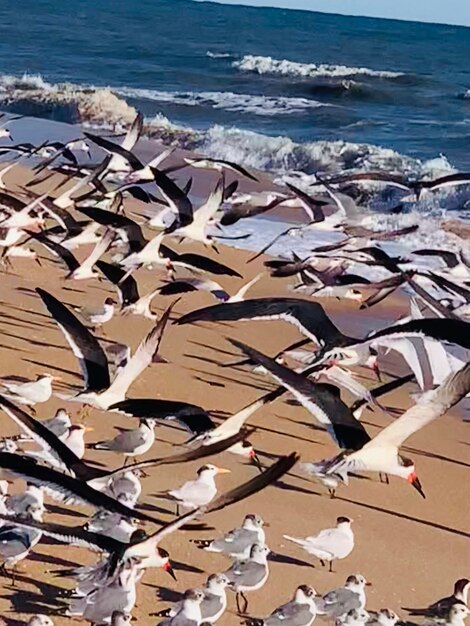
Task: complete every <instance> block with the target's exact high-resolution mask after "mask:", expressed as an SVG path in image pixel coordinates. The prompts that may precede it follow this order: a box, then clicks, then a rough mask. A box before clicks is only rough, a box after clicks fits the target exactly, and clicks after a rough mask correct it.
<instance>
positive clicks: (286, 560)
mask: <svg viewBox="0 0 470 626" xmlns="http://www.w3.org/2000/svg"><path fill="white" fill-rule="evenodd" d="M268 560H269V561H272V562H273V563H282V564H283V565H295V566H296V567H315V565H313V563H309V562H308V561H303V560H302V559H297V558H295V557H294V556H288V555H287V554H279V552H271V553H270V554H269V556H268Z"/></svg>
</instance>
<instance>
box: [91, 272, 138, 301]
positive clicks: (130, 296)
mask: <svg viewBox="0 0 470 626" xmlns="http://www.w3.org/2000/svg"><path fill="white" fill-rule="evenodd" d="M96 267H97V268H98V269H99V270H100V271H101V272H102V273H103V274H104V275H105V276H106V278H107V279H108V280H109V282H111V283H113V285H114V286H115V287H116V289H117V291H118V294H119V298H120V300H121V304H122V306H123V307H125V306H128V305H129V304H134V302H137V301H138V300H139V297H140V296H139V290H138V287H137V282H136V281H135V279H134V278H133V277H132V276H131V275H130V274H129V276H127V278H126V279H125V280H122V279H123V278H124V276H125V275H126V274H127V272H125V271H124V270H123V269H121V268H120V267H119V265H114V264H112V263H106V261H97V262H96Z"/></svg>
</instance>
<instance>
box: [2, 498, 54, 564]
mask: <svg viewBox="0 0 470 626" xmlns="http://www.w3.org/2000/svg"><path fill="white" fill-rule="evenodd" d="M43 511H44V507H42V506H39V505H31V506H29V507H27V509H26V511H25V513H23V518H24V519H29V520H34V521H35V522H42V515H43ZM41 537H42V531H40V530H37V529H26V528H19V527H17V526H14V525H13V524H11V525H9V524H4V525H3V526H2V527H0V556H1V557H3V559H4V562H3V566H2V567H3V569H6V568H7V567H9V566H11V567H12V569H13V574H14V569H15V566H16V564H17V563H19V561H22V560H23V559H25V558H26V557H27V556H28V554H29V552H30V550H31V549H32V548H34V546H35V545H36V544H37V543H38V541H39V540H40V539H41Z"/></svg>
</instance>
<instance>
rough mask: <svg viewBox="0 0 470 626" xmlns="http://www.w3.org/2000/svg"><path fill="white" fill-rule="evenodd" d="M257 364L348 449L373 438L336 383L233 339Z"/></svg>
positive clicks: (357, 446)
mask: <svg viewBox="0 0 470 626" xmlns="http://www.w3.org/2000/svg"><path fill="white" fill-rule="evenodd" d="M230 342H231V343H232V344H233V345H234V346H236V347H237V348H239V349H240V350H242V351H243V353H244V354H246V355H247V356H249V357H250V359H252V360H253V361H255V362H256V363H259V364H260V365H262V366H263V367H265V368H266V369H267V370H268V371H269V373H270V374H271V375H272V376H273V377H274V378H275V380H276V381H277V382H279V383H281V384H282V385H283V386H284V387H285V388H286V389H287V390H288V391H290V392H291V393H292V394H293V395H294V397H295V398H296V399H297V400H299V402H300V403H301V404H302V406H304V407H305V408H306V409H307V411H309V412H310V413H311V414H312V415H313V416H314V417H315V418H316V419H317V420H318V421H319V422H320V423H321V424H322V425H323V426H325V428H326V429H327V431H328V432H329V434H330V435H331V436H332V437H333V439H334V441H335V443H336V444H337V445H338V446H339V447H340V448H344V449H348V450H360V449H361V448H362V447H363V446H364V445H365V444H366V443H367V442H368V441H370V437H369V435H368V434H367V431H366V430H365V428H364V426H363V425H362V424H361V422H359V421H358V420H357V419H356V418H355V417H354V415H353V414H352V412H351V410H350V409H349V407H348V406H347V405H346V404H345V403H344V402H343V401H342V400H341V397H340V395H339V390H338V389H337V388H336V387H333V386H332V385H324V384H320V383H314V382H312V381H311V380H309V379H308V378H306V377H305V376H304V375H302V374H298V373H297V372H293V371H292V370H290V369H289V368H288V367H284V366H283V365H280V364H279V363H277V362H276V361H275V360H274V359H271V358H269V357H267V356H266V355H264V354H261V352H258V351H257V350H254V349H253V348H250V347H249V346H247V345H245V344H243V343H241V342H239V341H235V340H231V341H230Z"/></svg>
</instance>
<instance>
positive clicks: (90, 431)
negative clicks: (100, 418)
mask: <svg viewBox="0 0 470 626" xmlns="http://www.w3.org/2000/svg"><path fill="white" fill-rule="evenodd" d="M94 430H95V429H94V428H92V427H91V426H87V427H86V428H85V432H86V433H92V432H93V431H94Z"/></svg>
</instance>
